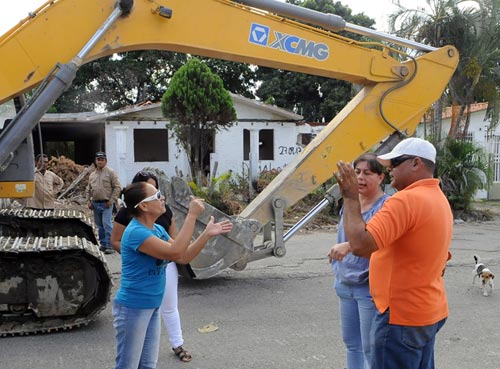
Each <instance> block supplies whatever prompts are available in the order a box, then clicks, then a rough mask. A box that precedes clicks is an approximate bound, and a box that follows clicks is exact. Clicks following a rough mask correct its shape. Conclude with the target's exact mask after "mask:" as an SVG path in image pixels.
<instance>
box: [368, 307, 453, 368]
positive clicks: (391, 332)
mask: <svg viewBox="0 0 500 369" xmlns="http://www.w3.org/2000/svg"><path fill="white" fill-rule="evenodd" d="M445 322H446V318H444V319H443V320H440V321H439V322H437V323H435V324H432V325H425V326H421V327H412V326H405V325H396V324H389V310H387V311H386V312H385V313H383V314H380V313H379V312H377V313H376V314H375V320H374V321H373V326H372V332H371V333H372V345H373V347H372V369H401V368H405V369H434V343H435V341H436V334H437V332H439V330H440V329H441V327H442V326H443V325H444V323H445Z"/></svg>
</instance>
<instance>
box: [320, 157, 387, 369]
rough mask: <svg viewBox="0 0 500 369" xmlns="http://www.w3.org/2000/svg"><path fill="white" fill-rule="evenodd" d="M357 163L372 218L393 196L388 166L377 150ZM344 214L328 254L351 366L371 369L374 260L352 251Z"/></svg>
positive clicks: (365, 213)
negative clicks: (385, 184) (387, 190)
mask: <svg viewBox="0 0 500 369" xmlns="http://www.w3.org/2000/svg"><path fill="white" fill-rule="evenodd" d="M353 166H354V170H355V172H356V175H357V179H358V191H359V201H360V204H361V213H362V216H363V219H364V220H365V221H368V220H369V219H370V218H371V217H372V216H373V215H374V214H375V213H376V212H377V211H378V210H379V209H380V208H381V207H382V205H383V204H384V202H385V201H386V200H387V199H388V197H389V196H388V195H386V194H384V192H383V191H382V188H381V184H382V181H383V180H384V167H383V166H382V164H380V163H379V162H378V161H377V156H376V155H375V154H373V153H367V154H363V155H361V156H360V157H359V158H357V159H356V160H355V161H354V163H353ZM340 215H341V216H340V222H339V225H338V231H337V244H335V245H334V246H333V247H332V248H331V249H330V252H329V254H328V256H329V257H330V260H331V261H332V269H333V272H334V274H335V283H334V287H335V292H336V293H337V296H338V297H339V310H340V324H341V329H342V338H343V340H344V344H345V346H346V350H347V369H363V368H364V369H369V363H370V344H371V342H370V327H371V322H372V320H373V317H374V314H375V305H374V303H373V301H372V297H371V295H370V287H369V286H368V268H369V264H370V261H369V259H366V258H362V257H358V256H354V255H353V254H352V253H350V252H349V243H348V242H347V237H346V234H345V232H344V218H343V212H342V210H341V213H340ZM339 254H340V255H342V256H339Z"/></svg>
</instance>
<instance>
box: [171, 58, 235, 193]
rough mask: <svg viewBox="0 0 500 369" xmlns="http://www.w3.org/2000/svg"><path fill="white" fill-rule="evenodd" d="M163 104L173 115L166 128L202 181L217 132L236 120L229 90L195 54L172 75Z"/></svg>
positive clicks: (193, 173)
mask: <svg viewBox="0 0 500 369" xmlns="http://www.w3.org/2000/svg"><path fill="white" fill-rule="evenodd" d="M161 108H162V111H163V114H164V116H165V117H167V118H169V119H170V123H168V125H167V128H169V129H171V130H172V132H173V133H174V135H175V138H176V140H177V142H178V143H179V144H180V145H181V146H182V147H183V148H184V150H185V151H186V153H187V154H188V157H189V161H190V165H191V176H192V178H193V179H196V180H197V183H198V185H200V183H201V182H200V180H201V175H202V170H203V169H204V168H203V159H204V158H205V156H206V155H207V154H208V152H209V150H210V145H211V143H212V140H213V136H214V134H215V132H216V131H219V130H221V129H226V128H228V127H230V126H232V125H233V122H234V121H235V120H236V112H235V110H234V107H233V103H232V100H231V96H230V95H229V92H228V91H227V90H226V89H225V88H224V86H223V82H222V79H221V78H220V77H219V76H217V75H216V74H214V73H212V71H211V70H210V68H208V66H207V65H206V64H205V63H204V62H202V61H201V60H200V59H197V58H192V59H189V60H188V61H187V63H186V64H185V65H184V66H182V67H181V68H180V69H179V70H178V71H177V72H176V73H175V74H174V76H173V77H172V80H171V81H170V84H169V87H168V89H167V91H166V92H165V94H164V95H163V97H162V104H161Z"/></svg>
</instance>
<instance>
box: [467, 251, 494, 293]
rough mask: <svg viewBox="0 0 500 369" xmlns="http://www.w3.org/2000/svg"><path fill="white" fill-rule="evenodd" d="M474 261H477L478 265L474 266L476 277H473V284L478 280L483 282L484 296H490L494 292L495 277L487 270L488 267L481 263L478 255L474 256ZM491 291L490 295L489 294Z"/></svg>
mask: <svg viewBox="0 0 500 369" xmlns="http://www.w3.org/2000/svg"><path fill="white" fill-rule="evenodd" d="M474 260H475V261H476V265H475V266H474V270H473V273H474V277H472V284H474V282H475V281H476V278H479V279H480V280H481V284H482V286H481V287H482V289H483V296H488V294H489V293H492V292H493V279H494V278H495V276H494V275H493V273H492V272H491V270H489V269H488V268H486V266H485V265H484V264H483V263H481V262H480V260H481V259H480V258H479V256H477V255H474ZM488 291H489V293H488Z"/></svg>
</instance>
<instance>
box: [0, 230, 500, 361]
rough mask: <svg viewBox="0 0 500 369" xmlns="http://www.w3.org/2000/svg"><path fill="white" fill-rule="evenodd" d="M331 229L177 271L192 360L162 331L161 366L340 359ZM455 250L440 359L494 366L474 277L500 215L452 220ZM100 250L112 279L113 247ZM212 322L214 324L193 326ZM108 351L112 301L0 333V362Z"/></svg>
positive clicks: (105, 357)
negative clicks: (229, 261)
mask: <svg viewBox="0 0 500 369" xmlns="http://www.w3.org/2000/svg"><path fill="white" fill-rule="evenodd" d="M334 238H335V233H334V232H321V231H316V232H314V233H308V234H298V235H296V236H294V237H293V238H292V239H291V240H290V241H289V242H288V243H287V249H288V254H287V255H286V256H285V257H284V258H282V259H274V258H273V259H265V260H261V261H259V262H255V263H251V264H249V266H248V268H247V269H246V270H245V271H242V272H235V271H232V270H228V271H224V272H223V273H221V274H220V275H219V276H217V277H215V278H212V279H209V280H203V281H191V282H188V281H182V282H181V284H180V310H181V314H182V321H183V328H184V336H185V340H186V344H185V346H186V348H188V349H189V350H190V351H191V352H192V354H193V357H194V359H193V361H192V362H191V363H189V364H184V363H181V362H179V361H178V360H177V359H175V358H174V356H173V355H172V353H171V351H170V348H169V346H168V341H167V337H166V334H165V331H163V332H162V334H163V336H162V350H161V353H160V357H159V365H158V368H190V369H194V368H197V369H198V368H199V369H220V368H241V369H254V368H255V369H257V368H258V369H262V368H276V369H296V368H297V369H298V368H308V369H326V368H334V369H342V368H344V367H345V354H344V349H343V345H342V343H341V339H340V329H339V321H338V307H337V300H336V298H335V295H334V293H333V291H332V280H333V277H332V275H331V273H330V268H329V265H328V264H327V262H326V258H325V255H326V252H327V250H328V248H329V246H330V245H331V244H332V240H334ZM452 252H453V259H452V260H451V262H450V263H449V266H448V268H447V272H446V275H445V279H446V285H447V291H448V297H449V301H450V317H449V319H448V322H447V324H446V325H445V327H444V328H443V330H442V331H441V332H440V334H439V336H438V340H437V345H436V364H437V368H439V369H457V368H460V369H477V368H478V367H486V368H496V367H498V363H499V362H500V344H499V342H500V329H499V328H500V327H499V326H500V313H499V311H500V308H499V305H500V290H498V291H496V292H495V293H494V294H493V296H490V297H483V296H482V295H481V291H480V289H479V287H475V288H472V286H471V282H472V267H473V258H472V255H473V254H474V253H477V254H479V255H480V256H481V257H482V258H483V260H484V261H485V262H486V263H487V264H488V265H489V266H490V267H491V269H492V270H493V272H494V273H495V272H496V274H497V275H500V266H499V264H500V222H498V221H497V222H488V223H468V224H458V225H456V226H455V230H454V238H453V243H452ZM107 257H108V260H109V264H110V269H111V270H112V272H113V277H114V279H115V280H116V282H118V280H119V275H120V266H119V256H118V255H111V256H107ZM402 278H404V275H403V276H402ZM116 284H117V283H116ZM210 323H213V324H214V325H216V326H217V327H218V330H217V331H215V332H211V333H200V332H198V328H201V327H203V326H206V325H207V324H210ZM114 355H115V346H114V332H113V326H112V317H111V311H110V308H109V306H108V308H107V309H106V310H105V311H104V312H103V313H101V315H100V316H99V318H98V319H97V320H96V321H95V322H93V323H91V324H90V325H89V326H87V327H84V328H80V329H75V330H73V331H69V332H61V333H55V334H44V335H32V336H25V337H6V338H1V339H0V369H26V368H47V369H63V368H64V369H85V368H92V369H93V368H112V367H113V362H114Z"/></svg>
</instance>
